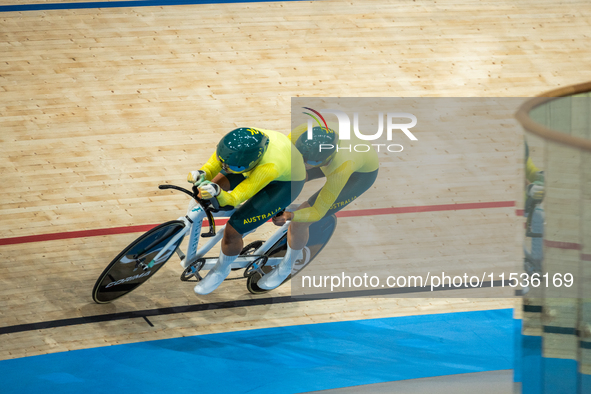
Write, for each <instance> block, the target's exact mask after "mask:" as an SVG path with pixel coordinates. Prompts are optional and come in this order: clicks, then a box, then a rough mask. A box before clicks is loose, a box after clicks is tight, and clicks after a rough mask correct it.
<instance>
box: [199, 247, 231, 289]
mask: <svg viewBox="0 0 591 394" xmlns="http://www.w3.org/2000/svg"><path fill="white" fill-rule="evenodd" d="M236 257H238V256H226V255H224V254H223V253H222V252H220V258H219V259H218V262H217V263H215V266H214V267H213V268H212V269H210V270H209V272H208V273H207V275H205V278H203V279H201V280H200V281H199V283H197V285H196V286H195V289H194V291H195V294H200V295H206V294H209V293H211V292H212V291H214V290H215V289H217V288H218V286H219V285H221V284H222V282H223V281H224V280H225V279H226V278H227V277H228V275H230V272H231V271H232V263H233V262H234V260H236Z"/></svg>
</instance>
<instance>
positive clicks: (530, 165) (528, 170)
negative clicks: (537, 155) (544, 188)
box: [525, 157, 540, 183]
mask: <svg viewBox="0 0 591 394" xmlns="http://www.w3.org/2000/svg"><path fill="white" fill-rule="evenodd" d="M539 172H540V169H539V168H538V167H536V165H535V164H534V162H533V161H532V159H531V157H528V158H527V161H526V162H525V177H526V178H527V180H528V181H529V182H530V183H531V182H534V181H535V180H536V177H537V175H538V173H539Z"/></svg>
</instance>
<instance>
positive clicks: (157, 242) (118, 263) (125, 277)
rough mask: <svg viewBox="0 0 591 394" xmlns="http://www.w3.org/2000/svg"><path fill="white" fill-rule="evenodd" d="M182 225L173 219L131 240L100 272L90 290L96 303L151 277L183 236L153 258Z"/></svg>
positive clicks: (114, 298)
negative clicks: (156, 258)
mask: <svg viewBox="0 0 591 394" xmlns="http://www.w3.org/2000/svg"><path fill="white" fill-rule="evenodd" d="M184 227H185V223H184V222H182V221H180V220H173V221H171V222H166V223H164V224H161V225H160V226H158V227H155V228H153V229H152V230H150V231H148V232H146V233H145V234H143V235H142V236H141V237H139V238H138V239H136V240H135V241H133V242H132V243H131V244H130V245H129V246H128V247H127V248H125V249H124V250H123V251H122V252H121V253H119V255H117V257H115V259H113V261H111V263H110V264H109V265H108V266H107V268H105V270H104V271H103V273H102V274H101V275H100V276H99V278H98V280H97V281H96V283H95V285H94V288H93V290H92V299H93V300H94V301H95V302H96V303H98V304H105V303H108V302H111V301H114V300H116V299H117V298H119V297H122V296H124V295H125V294H127V293H129V292H131V291H133V290H135V289H136V288H137V287H138V286H139V285H141V284H142V283H144V282H145V281H147V280H148V279H150V278H151V277H152V276H153V275H154V274H155V273H156V272H157V271H158V270H159V269H160V268H162V266H163V265H164V264H165V263H166V262H167V261H168V259H170V257H171V256H172V254H173V253H174V252H175V250H176V249H177V248H178V247H179V245H180V244H181V242H182V241H183V237H181V238H179V239H178V241H177V242H175V243H174V244H173V245H170V246H169V247H168V249H167V250H166V251H164V253H163V254H162V255H161V256H160V257H159V258H158V260H157V261H154V260H153V259H154V258H155V257H156V255H157V254H158V253H159V252H160V251H161V250H162V249H164V248H165V247H166V245H167V244H168V242H169V241H170V240H171V239H172V238H173V237H174V236H175V235H177V234H178V233H179V232H180V231H181V230H182V229H183V228H184Z"/></svg>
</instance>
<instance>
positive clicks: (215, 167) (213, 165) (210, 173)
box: [201, 152, 222, 181]
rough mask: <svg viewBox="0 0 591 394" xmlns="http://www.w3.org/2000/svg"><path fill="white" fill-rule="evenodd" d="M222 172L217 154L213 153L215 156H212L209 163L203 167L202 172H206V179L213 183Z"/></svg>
mask: <svg viewBox="0 0 591 394" xmlns="http://www.w3.org/2000/svg"><path fill="white" fill-rule="evenodd" d="M221 170H222V164H221V163H220V162H219V160H218V159H217V157H216V155H215V152H214V153H213V155H211V157H210V158H209V160H207V163H205V164H204V165H203V167H201V171H204V172H205V179H207V180H208V181H211V180H212V179H213V177H215V176H216V175H217V174H219V172H220V171H221Z"/></svg>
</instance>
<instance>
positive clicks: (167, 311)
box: [0, 280, 511, 335]
mask: <svg viewBox="0 0 591 394" xmlns="http://www.w3.org/2000/svg"><path fill="white" fill-rule="evenodd" d="M510 283H511V281H508V280H506V281H505V282H504V283H503V282H502V281H500V280H497V281H494V282H492V283H491V282H485V283H483V285H482V287H483V288H489V287H501V286H504V287H508V286H509V284H510ZM469 289H473V288H472V287H459V288H458V287H453V286H441V287H438V288H436V289H434V290H433V291H430V290H429V287H404V288H391V289H368V290H357V291H347V292H337V293H322V294H313V295H306V296H283V297H267V298H253V299H247V300H237V301H224V302H216V303H211V304H195V305H182V306H173V307H169V308H157V309H145V310H141V311H130V312H120V313H109V314H105V315H94V316H84V317H74V318H70V319H60V320H50V321H44V322H37V323H26V324H18V325H14V326H6V327H0V335H2V334H13V333H17V332H25V331H34V330H45V329H48V328H59V327H68V326H76V325H80V324H92V323H101V322H107V321H116V320H125V319H137V318H143V319H145V320H146V321H147V322H148V324H150V325H152V324H151V323H150V321H149V320H148V319H147V318H148V317H150V316H165V315H174V314H177V313H190V312H200V311H207V310H217V309H230V308H241V307H247V306H257V305H268V304H288V303H295V302H304V301H314V300H328V299H339V298H356V297H379V296H388V295H397V294H410V293H429V294H432V293H434V292H436V291H448V290H452V291H453V290H469ZM426 297H428V296H426Z"/></svg>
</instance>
